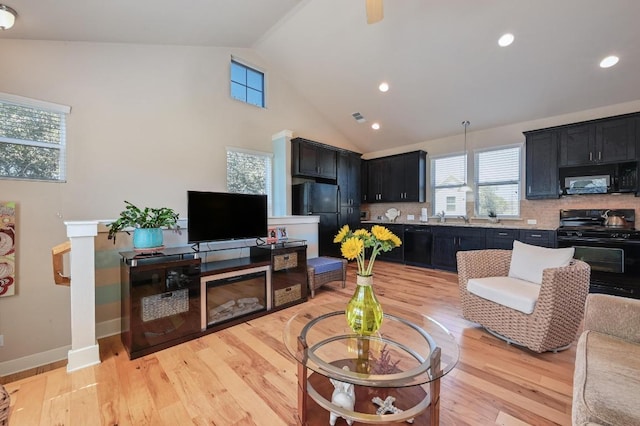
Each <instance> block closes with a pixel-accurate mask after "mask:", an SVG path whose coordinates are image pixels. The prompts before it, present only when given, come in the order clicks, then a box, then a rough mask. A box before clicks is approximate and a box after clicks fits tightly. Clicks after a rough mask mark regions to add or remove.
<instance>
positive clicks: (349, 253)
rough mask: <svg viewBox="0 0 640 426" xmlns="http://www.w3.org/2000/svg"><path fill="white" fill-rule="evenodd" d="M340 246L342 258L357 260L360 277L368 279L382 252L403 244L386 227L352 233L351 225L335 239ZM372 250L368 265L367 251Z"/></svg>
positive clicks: (373, 227)
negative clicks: (377, 257)
mask: <svg viewBox="0 0 640 426" xmlns="http://www.w3.org/2000/svg"><path fill="white" fill-rule="evenodd" d="M333 242H334V243H338V244H340V251H341V252H342V256H343V257H344V258H345V259H347V260H353V259H356V261H357V262H358V275H361V276H363V277H368V276H371V275H372V274H373V263H374V262H375V260H376V256H378V254H379V253H380V252H383V251H385V252H386V251H390V250H392V249H394V248H396V247H398V246H400V245H401V244H402V241H401V240H400V238H398V236H397V235H395V234H394V233H393V232H391V231H389V230H388V229H387V228H385V227H384V226H380V225H374V226H372V227H371V231H367V230H366V229H357V230H355V231H352V230H351V229H349V225H345V226H343V227H342V228H341V229H340V231H339V232H338V233H337V234H336V236H335V238H334V239H333ZM368 248H370V249H371V257H370V258H369V263H368V264H367V263H366V259H365V249H368Z"/></svg>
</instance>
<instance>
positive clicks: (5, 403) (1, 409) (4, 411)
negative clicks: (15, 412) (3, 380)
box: [0, 385, 11, 426]
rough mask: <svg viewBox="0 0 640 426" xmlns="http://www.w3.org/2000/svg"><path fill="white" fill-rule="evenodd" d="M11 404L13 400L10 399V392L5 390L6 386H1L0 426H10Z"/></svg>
mask: <svg viewBox="0 0 640 426" xmlns="http://www.w3.org/2000/svg"><path fill="white" fill-rule="evenodd" d="M10 402H11V398H10V397H9V392H7V390H6V389H5V388H4V386H2V385H0V425H1V426H4V425H8V424H9V404H10Z"/></svg>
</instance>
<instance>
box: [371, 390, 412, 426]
mask: <svg viewBox="0 0 640 426" xmlns="http://www.w3.org/2000/svg"><path fill="white" fill-rule="evenodd" d="M371 402H373V403H374V404H376V405H377V406H378V407H380V408H378V410H377V411H376V414H377V415H379V416H382V415H383V414H387V413H391V414H399V413H402V411H403V410H401V409H399V408H398V407H396V406H395V405H393V403H394V402H396V399H395V398H394V397H393V396H391V395H389V396H388V397H386V398H385V399H384V401H383V400H382V398H380V397H379V396H375V397H373V399H372V400H371ZM406 422H407V423H413V422H414V419H413V418H411V419H409V420H406Z"/></svg>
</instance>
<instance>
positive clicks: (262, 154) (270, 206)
mask: <svg viewBox="0 0 640 426" xmlns="http://www.w3.org/2000/svg"><path fill="white" fill-rule="evenodd" d="M229 152H235V153H240V154H247V155H254V156H257V157H263V158H265V159H268V162H269V165H268V167H270V170H265V171H266V173H267V176H266V177H265V182H266V186H267V188H266V195H267V215H268V216H271V215H272V212H273V154H272V153H270V152H264V151H256V150H251V149H245V148H238V147H234V146H227V147H225V167H226V171H225V178H226V190H227V192H231V191H230V189H229V163H228V161H229Z"/></svg>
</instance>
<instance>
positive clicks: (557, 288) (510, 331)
mask: <svg viewBox="0 0 640 426" xmlns="http://www.w3.org/2000/svg"><path fill="white" fill-rule="evenodd" d="M514 248H515V246H514ZM544 250H551V249H544ZM572 255H573V254H572V253H571V254H570V255H569V258H571V257H572ZM511 260H512V251H511V250H476V251H461V252H458V253H457V261H458V285H459V290H460V301H461V305H462V315H463V316H464V318H466V319H468V320H469V321H473V322H475V323H478V324H480V325H481V326H482V327H484V328H485V329H486V330H487V331H489V332H490V333H492V334H494V335H496V336H497V337H499V338H502V339H503V340H506V341H507V342H508V343H515V344H517V345H520V346H525V347H527V348H529V349H530V350H532V351H534V352H546V351H550V350H552V351H554V352H556V351H558V350H562V349H566V348H568V347H569V346H570V345H571V343H572V342H573V341H574V340H575V339H576V336H577V332H578V328H579V326H580V323H581V321H582V318H583V315H584V303H585V299H586V297H587V294H588V292H589V278H590V268H589V265H588V264H587V263H585V262H582V261H580V260H575V259H574V260H570V262H569V264H568V265H567V266H560V267H555V268H545V269H541V271H540V272H541V283H540V284H535V283H528V282H526V281H525V282H521V281H523V280H517V279H516V280H515V281H514V280H513V279H512V278H511V277H509V275H511V274H510V267H511ZM531 263H534V261H533V260H531ZM495 277H498V278H497V279H496V278H495ZM482 278H485V280H479V281H484V282H489V283H491V282H492V281H495V282H497V283H498V285H497V286H496V287H494V288H491V289H490V291H491V292H493V294H494V295H496V296H497V297H491V295H490V296H489V297H490V298H489V299H488V298H485V297H481V296H479V295H478V294H475V293H474V292H472V291H469V287H468V285H469V282H470V281H472V284H473V280H476V279H482ZM489 286H491V284H489ZM519 286H522V287H523V290H522V292H520V291H516V292H513V288H519ZM501 291H504V292H505V293H508V292H512V294H510V295H508V297H507V298H509V297H511V302H514V301H515V302H514V303H507V305H508V304H511V306H515V308H514V307H509V306H506V305H505V304H503V303H502V302H496V301H493V300H490V299H491V298H493V299H496V300H501V298H502V295H501V294H500V292H501ZM521 306H524V308H523V307H521ZM529 311H530V312H529Z"/></svg>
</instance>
